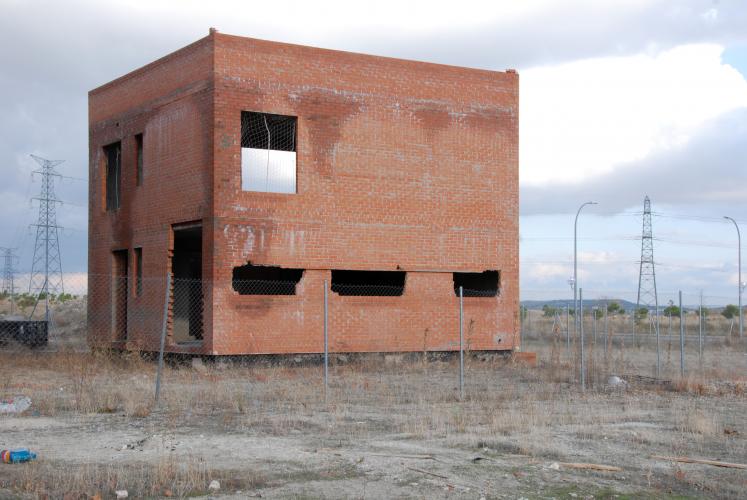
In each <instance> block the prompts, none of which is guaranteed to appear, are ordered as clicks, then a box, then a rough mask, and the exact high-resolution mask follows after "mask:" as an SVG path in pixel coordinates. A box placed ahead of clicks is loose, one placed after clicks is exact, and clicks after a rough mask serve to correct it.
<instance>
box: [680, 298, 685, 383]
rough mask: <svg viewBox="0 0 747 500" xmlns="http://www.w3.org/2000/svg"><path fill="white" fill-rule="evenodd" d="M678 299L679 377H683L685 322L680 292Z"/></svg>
mask: <svg viewBox="0 0 747 500" xmlns="http://www.w3.org/2000/svg"><path fill="white" fill-rule="evenodd" d="M679 297H680V375H681V376H682V377H684V376H685V322H684V321H683V312H682V290H680V293H679Z"/></svg>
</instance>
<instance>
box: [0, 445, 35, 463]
mask: <svg viewBox="0 0 747 500" xmlns="http://www.w3.org/2000/svg"><path fill="white" fill-rule="evenodd" d="M35 459H36V453H33V452H31V451H29V449H28V448H18V449H16V450H3V451H0V462H3V463H6V464H18V463H21V462H30V461H31V460H35Z"/></svg>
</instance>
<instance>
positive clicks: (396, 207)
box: [88, 30, 519, 354]
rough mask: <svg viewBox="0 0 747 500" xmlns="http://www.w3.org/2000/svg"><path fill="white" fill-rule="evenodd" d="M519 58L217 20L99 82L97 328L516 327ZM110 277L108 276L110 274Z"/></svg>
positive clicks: (401, 342) (296, 343)
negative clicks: (289, 37) (278, 31)
mask: <svg viewBox="0 0 747 500" xmlns="http://www.w3.org/2000/svg"><path fill="white" fill-rule="evenodd" d="M518 99H519V92H518V75H517V74H516V72H514V71H510V70H509V71H506V72H493V71H484V70H475V69H466V68H459V67H453V66H445V65H438V64H430V63H422V62H414V61H404V60H398V59H392V58H384V57H375V56H370V55H362V54H353V53H347V52H339V51H333V50H323V49H317V48H310V47H304V46H297V45H289V44H284V43H275V42H267V41H261V40H255V39H251V38H243V37H237V36H230V35H225V34H220V33H218V32H216V31H215V30H211V32H210V34H209V35H208V36H207V37H205V38H203V39H201V40H198V41H197V42H195V43H193V44H191V45H189V46H187V47H184V48H182V49H180V50H178V51H176V52H174V53H172V54H169V55H167V56H165V57H163V58H161V59H159V60H157V61H154V62H153V63H151V64H148V65H147V66H144V67H142V68H140V69H137V70H135V71H133V72H131V73H129V74H127V75H125V76H122V77H121V78H118V79H116V80H114V81H112V82H110V83H107V84H105V85H103V86H101V87H99V88H97V89H95V90H92V91H91V92H90V93H89V145H90V146H89V147H90V168H89V175H90V177H89V178H90V186H89V192H90V193H89V194H90V197H89V199H90V201H89V249H88V252H89V276H90V277H89V340H90V342H91V343H92V344H97V345H113V346H118V347H123V348H143V349H155V348H157V345H158V342H159V336H160V331H161V323H162V317H163V309H164V297H165V291H166V290H165V286H164V282H165V276H166V275H167V273H171V275H172V276H173V280H172V281H171V288H170V302H169V304H168V327H167V332H168V336H167V344H166V345H167V350H168V351H171V352H186V353H190V352H191V353H207V354H259V353H313V352H321V351H322V349H323V336H322V331H323V297H324V292H325V290H324V288H325V287H324V282H325V281H326V282H327V283H328V286H327V290H328V292H327V293H328V301H329V315H328V317H329V342H330V344H329V346H330V351H332V352H347V351H422V350H423V349H424V348H425V349H428V350H432V351H446V350H454V349H456V348H457V346H458V342H457V341H458V326H459V323H458V322H459V310H458V301H459V298H458V296H457V290H458V288H459V286H463V287H464V288H465V289H466V290H467V291H466V292H465V298H464V324H465V332H466V333H465V335H466V337H467V341H468V343H469V347H470V349H472V350H503V349H513V348H515V347H517V342H518V310H519V304H518V297H519V290H518V284H519V276H518V273H519V269H518V260H519V255H518V251H519V244H518V241H519V234H518V210H519V205H518V190H519V189H518V180H519V179H518V177H519V176H518V139H519V138H518ZM101 279H104V280H107V285H106V286H98V285H97V284H96V283H94V281H95V280H101Z"/></svg>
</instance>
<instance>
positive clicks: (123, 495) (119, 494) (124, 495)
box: [114, 490, 129, 499]
mask: <svg viewBox="0 0 747 500" xmlns="http://www.w3.org/2000/svg"><path fill="white" fill-rule="evenodd" d="M114 494H115V495H117V498H118V499H119V498H127V497H128V496H129V494H128V493H127V490H117V491H115V492H114Z"/></svg>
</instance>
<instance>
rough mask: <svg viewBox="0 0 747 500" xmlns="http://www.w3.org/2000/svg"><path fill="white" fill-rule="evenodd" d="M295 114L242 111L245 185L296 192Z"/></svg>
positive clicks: (245, 189)
mask: <svg viewBox="0 0 747 500" xmlns="http://www.w3.org/2000/svg"><path fill="white" fill-rule="evenodd" d="M296 123H297V118H296V117H295V116H283V115H272V114H268V113H255V112H252V111H242V112H241V189H242V190H243V191H262V192H267V193H295V192H296Z"/></svg>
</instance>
